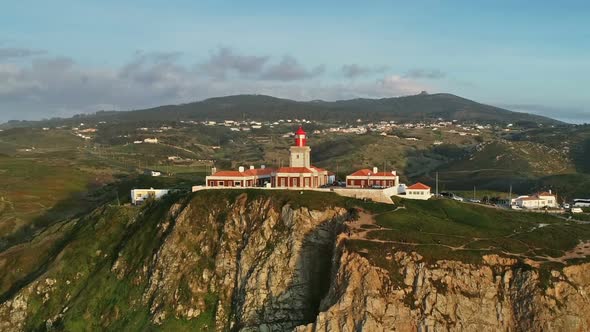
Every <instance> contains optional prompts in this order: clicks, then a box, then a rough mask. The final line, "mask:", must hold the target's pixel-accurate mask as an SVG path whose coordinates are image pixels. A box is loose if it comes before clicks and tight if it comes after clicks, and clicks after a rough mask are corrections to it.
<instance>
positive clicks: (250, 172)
mask: <svg viewBox="0 0 590 332" xmlns="http://www.w3.org/2000/svg"><path fill="white" fill-rule="evenodd" d="M272 172H273V169H272V168H255V169H247V170H245V171H243V172H240V171H219V172H217V173H215V174H213V176H228V177H229V176H231V177H247V176H261V175H270V174H272Z"/></svg>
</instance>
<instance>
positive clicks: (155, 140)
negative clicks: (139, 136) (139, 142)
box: [143, 138, 158, 144]
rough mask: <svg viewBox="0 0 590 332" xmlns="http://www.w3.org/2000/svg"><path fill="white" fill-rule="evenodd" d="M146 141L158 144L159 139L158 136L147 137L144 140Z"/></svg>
mask: <svg viewBox="0 0 590 332" xmlns="http://www.w3.org/2000/svg"><path fill="white" fill-rule="evenodd" d="M143 142H144V143H149V144H158V139H157V138H146V139H144V140H143Z"/></svg>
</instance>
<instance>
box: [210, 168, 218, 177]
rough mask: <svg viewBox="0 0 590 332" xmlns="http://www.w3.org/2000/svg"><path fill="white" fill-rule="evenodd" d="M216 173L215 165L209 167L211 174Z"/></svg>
mask: <svg viewBox="0 0 590 332" xmlns="http://www.w3.org/2000/svg"><path fill="white" fill-rule="evenodd" d="M215 173H217V167H211V175H213V174H215Z"/></svg>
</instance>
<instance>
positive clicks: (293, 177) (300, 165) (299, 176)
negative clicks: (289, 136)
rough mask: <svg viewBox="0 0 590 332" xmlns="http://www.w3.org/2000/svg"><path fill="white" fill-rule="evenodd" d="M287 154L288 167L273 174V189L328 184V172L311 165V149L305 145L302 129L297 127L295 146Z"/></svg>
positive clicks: (313, 186) (305, 138)
mask: <svg viewBox="0 0 590 332" xmlns="http://www.w3.org/2000/svg"><path fill="white" fill-rule="evenodd" d="M289 152H290V153H289V167H281V168H279V169H277V170H276V172H275V179H274V186H275V187H277V188H318V187H321V186H323V185H325V184H327V183H328V171H326V170H325V169H322V168H319V167H315V166H313V165H311V157H310V154H311V148H310V147H309V146H308V145H307V134H306V133H305V131H303V128H301V127H299V129H298V130H297V132H296V133H295V145H294V146H291V148H290V151H289Z"/></svg>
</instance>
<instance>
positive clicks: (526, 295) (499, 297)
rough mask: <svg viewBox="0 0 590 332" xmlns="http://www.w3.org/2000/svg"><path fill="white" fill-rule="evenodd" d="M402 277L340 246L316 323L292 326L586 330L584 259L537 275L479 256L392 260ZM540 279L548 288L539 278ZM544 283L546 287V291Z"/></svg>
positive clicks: (589, 283) (589, 319) (398, 256)
mask: <svg viewBox="0 0 590 332" xmlns="http://www.w3.org/2000/svg"><path fill="white" fill-rule="evenodd" d="M390 259H391V261H392V265H394V266H396V267H397V272H399V276H400V277H401V279H400V280H399V281H395V280H393V278H392V275H391V272H387V271H384V270H383V269H381V268H377V267H375V266H372V265H371V264H369V262H368V260H367V259H365V258H363V257H362V256H360V255H359V254H357V253H351V252H347V251H346V250H344V251H343V252H342V254H341V255H340V258H339V261H338V266H339V268H338V270H337V273H336V275H335V276H334V279H333V282H332V285H331V288H330V292H329V294H328V295H327V296H326V298H324V300H323V301H322V305H321V308H320V310H321V312H320V314H319V315H318V317H317V319H316V321H315V322H314V323H312V324H308V325H306V326H300V327H298V328H297V329H296V331H299V332H302V331H353V330H354V331H361V330H362V331H588V330H589V329H590V314H589V313H588V312H587V311H586V310H584V308H585V307H586V306H587V305H588V304H590V298H589V297H588V294H589V291H590V276H589V275H588V271H590V265H589V264H583V265H578V266H570V267H566V268H565V269H563V271H561V272H558V271H553V272H552V273H551V277H550V279H549V280H544V281H542V280H541V278H540V275H539V272H538V271H536V270H534V269H531V268H530V267H525V266H522V265H520V264H518V263H517V261H516V260H514V259H506V258H500V257H498V256H484V264H482V265H481V266H474V265H470V264H464V263H461V262H456V261H439V262H437V263H436V264H431V265H430V264H425V263H423V262H421V257H420V256H419V255H417V254H415V253H404V252H397V253H395V254H394V255H393V256H392V257H390ZM543 282H545V283H546V284H545V285H542V283H543ZM545 287H546V288H545Z"/></svg>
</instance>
